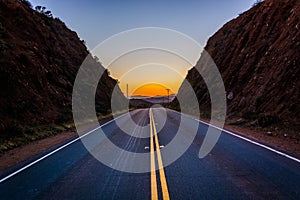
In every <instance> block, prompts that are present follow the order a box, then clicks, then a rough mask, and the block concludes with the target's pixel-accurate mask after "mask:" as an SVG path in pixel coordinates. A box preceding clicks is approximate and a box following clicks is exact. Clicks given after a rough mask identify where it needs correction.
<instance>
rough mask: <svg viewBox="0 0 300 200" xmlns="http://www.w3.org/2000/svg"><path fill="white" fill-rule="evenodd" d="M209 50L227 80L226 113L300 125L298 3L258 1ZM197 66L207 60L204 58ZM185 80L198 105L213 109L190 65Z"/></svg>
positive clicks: (213, 40) (211, 41) (292, 0)
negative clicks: (196, 98)
mask: <svg viewBox="0 0 300 200" xmlns="http://www.w3.org/2000/svg"><path fill="white" fill-rule="evenodd" d="M205 50H206V51H207V52H208V53H209V54H210V56H211V57H212V58H213V60H214V62H215V63H216V65H217V66H218V68H219V71H220V73H221V75H222V78H223V80H224V84H225V89H226V92H227V96H228V98H227V106H228V114H233V115H242V116H245V117H247V115H251V116H257V117H261V116H267V117H266V120H267V119H268V120H267V121H268V122H264V124H269V123H272V122H276V123H277V122H278V121H281V122H284V123H286V124H290V125H299V119H300V114H299V113H300V93H299V89H300V78H299V77H300V67H299V64H300V1H298V0H278V1H272V0H265V1H264V2H262V3H258V4H257V5H256V6H254V7H253V8H251V9H250V10H249V11H247V12H245V13H243V14H241V15H240V16H239V17H237V18H236V19H234V20H232V21H230V22H228V23H227V24H225V25H224V26H223V27H222V28H221V29H220V30H219V31H218V32H216V33H215V34H214V35H213V36H212V37H211V38H210V39H209V40H208V42H207V45H206V47H205ZM197 65H198V66H199V65H200V66H201V65H205V64H204V63H201V58H200V60H199V62H198V63H197ZM186 78H187V80H188V81H189V82H190V83H191V85H192V87H193V89H194V91H195V92H196V95H197V97H198V99H199V105H200V108H202V110H203V109H204V110H208V111H209V109H210V108H209V106H210V103H209V101H210V98H209V94H208V91H207V89H206V85H205V84H204V82H203V79H202V78H201V76H200V75H199V74H198V73H197V70H195V68H192V69H191V70H190V71H189V73H188V75H187V77H186ZM183 90H184V88H181V89H180V90H179V95H181V94H183V93H184V91H183ZM270 119H272V120H270Z"/></svg>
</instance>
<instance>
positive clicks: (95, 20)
mask: <svg viewBox="0 0 300 200" xmlns="http://www.w3.org/2000/svg"><path fill="white" fill-rule="evenodd" d="M30 2H31V3H32V4H33V5H34V6H36V5H43V6H46V7H47V8H48V9H49V10H51V11H52V13H53V14H54V16H55V17H59V18H60V19H61V20H62V21H64V22H65V23H66V24H67V26H68V27H69V28H71V29H72V30H74V31H76V32H77V33H78V35H79V36H80V38H81V39H84V40H85V41H86V42H87V46H88V47H89V49H92V48H94V47H95V46H96V45H97V44H98V43H100V42H102V41H103V40H105V39H107V38H108V37H110V36H112V35H114V34H117V33H119V32H122V31H125V30H128V29H132V28H139V27H149V26H151V27H162V28H169V29H174V30H176V31H179V32H182V33H185V34H187V35H189V36H190V37H192V38H193V39H195V40H196V41H198V42H199V43H200V44H201V45H205V44H206V41H207V39H208V38H209V37H210V36H211V35H213V33H215V32H216V31H217V30H218V29H219V28H221V27H222V25H223V24H225V23H226V22H227V21H229V20H230V19H233V18H235V17H236V16H238V14H239V13H242V12H243V11H246V10H248V9H249V8H250V7H251V5H252V4H253V3H254V2H255V0H226V1H221V0H197V1H196V0H193V1H171V0H160V1H159V0H153V1H150V0H148V1H142V0H127V1H125V0H123V1H122V0H107V1H103V0H99V1H93V0H76V1H73V0H30Z"/></svg>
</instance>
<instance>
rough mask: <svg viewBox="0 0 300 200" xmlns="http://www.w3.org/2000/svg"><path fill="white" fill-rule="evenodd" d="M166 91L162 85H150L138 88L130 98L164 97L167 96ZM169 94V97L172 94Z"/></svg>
mask: <svg viewBox="0 0 300 200" xmlns="http://www.w3.org/2000/svg"><path fill="white" fill-rule="evenodd" d="M166 89H167V88H166V87H165V86H163V85H160V84H156V83H151V84H146V85H143V86H141V87H139V88H138V89H136V90H135V91H134V92H133V94H131V96H151V97H153V96H166V95H168V93H167V90H166ZM169 94H170V95H171V94H173V92H172V91H171V90H170V92H169Z"/></svg>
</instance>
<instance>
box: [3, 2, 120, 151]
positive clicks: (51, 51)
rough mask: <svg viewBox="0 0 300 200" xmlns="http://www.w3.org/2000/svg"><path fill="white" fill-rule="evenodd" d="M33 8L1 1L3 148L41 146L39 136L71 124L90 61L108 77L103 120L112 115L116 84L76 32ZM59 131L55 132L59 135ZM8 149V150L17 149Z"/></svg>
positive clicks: (99, 105) (101, 97)
mask: <svg viewBox="0 0 300 200" xmlns="http://www.w3.org/2000/svg"><path fill="white" fill-rule="evenodd" d="M29 4H30V3H28V2H26V1H25V0H22V1H21V0H0V116H1V118H0V142H1V145H2V144H4V143H5V141H7V140H10V141H13V138H20V139H18V140H19V141H21V140H22V141H23V143H24V142H25V143H27V142H28V141H30V140H36V139H37V138H39V137H40V136H35V134H36V133H37V132H42V131H43V130H44V129H47V130H48V129H51V127H52V128H53V126H55V125H61V124H63V123H65V122H70V121H71V120H72V110H71V108H72V107H71V106H72V101H71V98H72V90H73V83H74V80H75V77H76V74H77V71H78V69H79V67H80V65H81V64H82V62H83V61H84V59H85V58H88V59H89V63H90V64H91V65H94V66H98V67H99V68H101V69H102V70H103V71H104V73H103V75H102V77H101V79H100V81H99V85H98V87H99V88H101V89H99V90H97V94H96V110H97V112H98V114H100V115H106V114H107V113H108V112H110V103H111V102H110V99H111V93H112V91H113V89H114V87H115V86H116V84H117V81H116V80H114V79H112V78H111V77H109V74H108V72H107V71H106V70H105V69H104V68H103V67H102V66H101V64H100V63H99V62H97V59H94V58H93V57H92V56H91V55H90V54H89V51H88V50H87V48H86V46H85V44H84V41H83V40H81V39H80V38H79V37H78V35H77V34H76V32H74V31H72V30H70V29H68V28H67V26H66V25H65V24H64V23H63V22H62V21H61V20H60V19H58V18H53V17H52V15H51V12H50V11H48V10H47V9H43V8H40V10H39V11H36V10H34V9H32V8H31V7H30V5H29ZM116 87H117V91H118V94H119V96H120V98H121V99H122V98H124V96H123V94H122V93H121V91H120V90H119V88H118V86H116ZM45 126H47V127H45ZM49 126H50V127H49ZM54 129H55V130H54V131H52V132H56V133H57V132H60V131H59V130H56V128H54ZM50 132H51V131H49V134H48V135H51V134H52V133H50ZM23 136H24V137H23ZM46 136H47V134H46V135H43V136H41V137H46ZM24 138H25V140H24ZM11 139H12V140H11ZM22 141H21V143H22ZM13 142H14V141H13ZM1 145H0V146H1ZM4 145H6V146H4V149H5V148H12V147H13V146H14V145H17V146H18V144H9V143H5V144H4ZM2 147H3V146H1V148H0V149H1V150H0V151H2V149H3V148H2Z"/></svg>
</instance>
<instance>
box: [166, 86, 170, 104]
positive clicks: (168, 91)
mask: <svg viewBox="0 0 300 200" xmlns="http://www.w3.org/2000/svg"><path fill="white" fill-rule="evenodd" d="M166 90H167V93H168V101H167V103H170V98H169V95H170V89H166Z"/></svg>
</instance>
